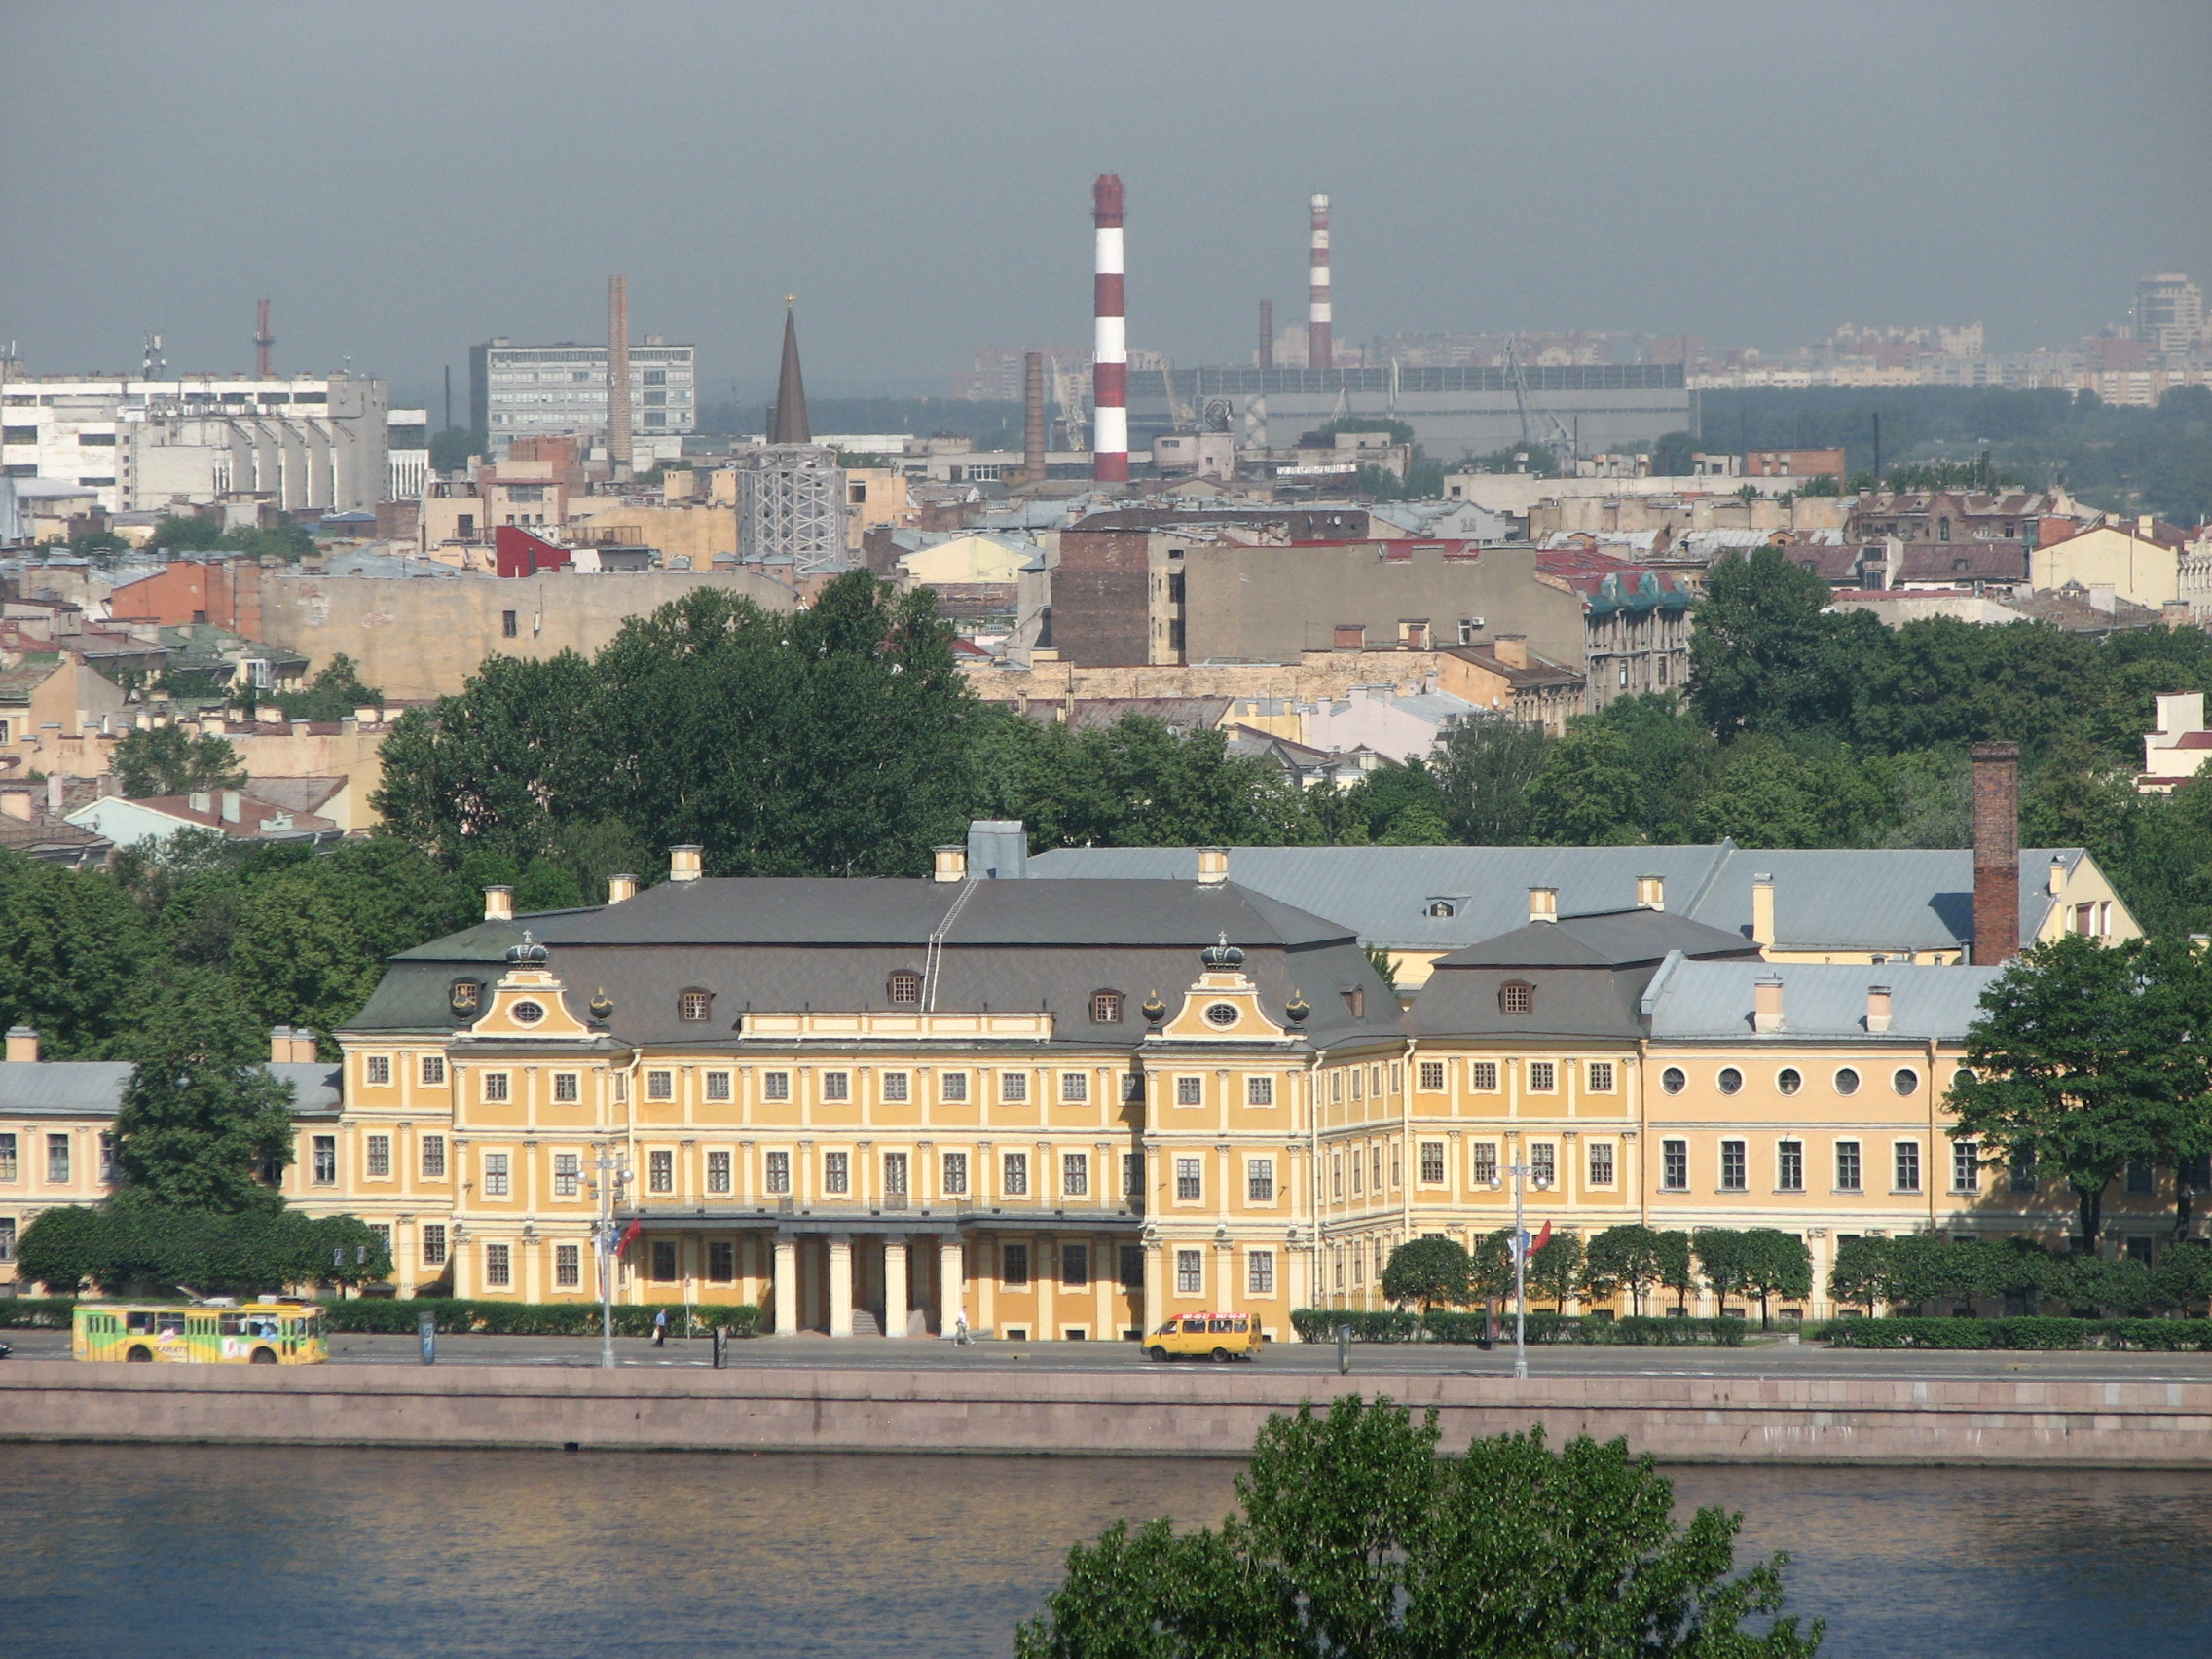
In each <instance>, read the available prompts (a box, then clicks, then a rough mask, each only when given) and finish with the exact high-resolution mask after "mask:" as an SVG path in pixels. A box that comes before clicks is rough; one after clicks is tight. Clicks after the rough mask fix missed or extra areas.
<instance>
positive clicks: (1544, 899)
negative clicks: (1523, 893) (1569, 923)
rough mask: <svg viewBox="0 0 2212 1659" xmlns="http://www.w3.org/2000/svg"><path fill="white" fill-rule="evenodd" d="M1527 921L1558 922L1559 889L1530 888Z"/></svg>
mask: <svg viewBox="0 0 2212 1659" xmlns="http://www.w3.org/2000/svg"><path fill="white" fill-rule="evenodd" d="M1529 920H1530V921H1531V922H1556V921H1558V920H1559V889H1558V888H1556V887H1531V888H1530V889H1529Z"/></svg>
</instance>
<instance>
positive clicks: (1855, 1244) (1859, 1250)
mask: <svg viewBox="0 0 2212 1659" xmlns="http://www.w3.org/2000/svg"><path fill="white" fill-rule="evenodd" d="M1889 1251H1890V1240H1889V1239H1887V1238H1846V1239H1845V1240H1844V1241H1843V1242H1842V1243H1840V1244H1838V1245H1837V1246H1836V1247H1835V1262H1834V1264H1833V1265H1832V1266H1831V1267H1830V1268H1829V1269H1828V1294H1829V1295H1830V1296H1832V1297H1834V1298H1835V1300H1836V1301H1838V1302H1840V1303H1851V1302H1856V1303H1858V1304H1859V1306H1860V1307H1862V1308H1863V1309H1866V1317H1867V1318H1869V1319H1871V1318H1872V1317H1873V1316H1874V1304H1875V1303H1877V1302H1879V1301H1881V1300H1882V1296H1883V1292H1884V1291H1885V1289H1886V1288H1887V1287H1888V1284H1889V1267H1890V1263H1889Z"/></svg>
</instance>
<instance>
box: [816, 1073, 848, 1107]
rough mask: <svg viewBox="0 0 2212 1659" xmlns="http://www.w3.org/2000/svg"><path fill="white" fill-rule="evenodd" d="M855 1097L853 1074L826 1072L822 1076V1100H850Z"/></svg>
mask: <svg viewBox="0 0 2212 1659" xmlns="http://www.w3.org/2000/svg"><path fill="white" fill-rule="evenodd" d="M852 1097H853V1074H852V1073H851V1072H843V1071H826V1072H824V1073H823V1074H822V1098H823V1099H825V1100H850V1099H851V1098H852Z"/></svg>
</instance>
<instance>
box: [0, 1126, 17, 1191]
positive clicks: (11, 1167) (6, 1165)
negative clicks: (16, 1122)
mask: <svg viewBox="0 0 2212 1659" xmlns="http://www.w3.org/2000/svg"><path fill="white" fill-rule="evenodd" d="M17 1179H18V1167H17V1163H16V1137H15V1136H14V1135H0V1181H14V1180H17Z"/></svg>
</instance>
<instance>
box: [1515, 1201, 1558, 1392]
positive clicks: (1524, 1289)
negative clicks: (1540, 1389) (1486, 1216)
mask: <svg viewBox="0 0 2212 1659" xmlns="http://www.w3.org/2000/svg"><path fill="white" fill-rule="evenodd" d="M1506 1168H1507V1172H1508V1173H1509V1174H1511V1175H1512V1177H1513V1375H1514V1376H1516V1377H1526V1376H1528V1375H1529V1342H1528V1312H1529V1230H1528V1228H1527V1227H1526V1226H1524V1225H1523V1224H1522V1220H1521V1187H1522V1183H1523V1182H1524V1181H1525V1180H1527V1179H1529V1178H1530V1176H1532V1175H1534V1174H1535V1170H1534V1169H1532V1168H1531V1167H1530V1165H1528V1164H1526V1163H1523V1162H1521V1161H1518V1160H1516V1161H1514V1162H1512V1163H1510V1164H1508V1165H1507V1166H1506ZM1550 1186H1551V1183H1550V1182H1549V1181H1542V1180H1539V1181H1537V1183H1536V1190H1537V1191H1538V1192H1539V1193H1540V1192H1544V1191H1547V1190H1548V1189H1549V1188H1550Z"/></svg>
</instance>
